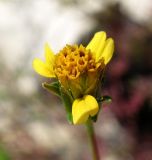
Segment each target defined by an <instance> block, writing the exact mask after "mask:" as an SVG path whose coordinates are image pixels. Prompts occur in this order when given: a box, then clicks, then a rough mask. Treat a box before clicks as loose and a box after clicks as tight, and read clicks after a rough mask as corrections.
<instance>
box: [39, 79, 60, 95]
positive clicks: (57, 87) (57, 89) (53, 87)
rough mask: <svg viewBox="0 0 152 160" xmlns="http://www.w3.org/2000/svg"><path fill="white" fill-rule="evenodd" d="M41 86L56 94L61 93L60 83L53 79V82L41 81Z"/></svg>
mask: <svg viewBox="0 0 152 160" xmlns="http://www.w3.org/2000/svg"><path fill="white" fill-rule="evenodd" d="M42 87H43V88H44V89H47V90H48V91H50V92H52V93H54V94H55V95H57V96H59V97H60V96H61V93H60V84H59V82H58V81H55V82H52V83H50V84H49V83H47V82H44V83H42Z"/></svg>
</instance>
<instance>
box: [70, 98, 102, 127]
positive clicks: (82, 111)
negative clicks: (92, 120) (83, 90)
mask: <svg viewBox="0 0 152 160" xmlns="http://www.w3.org/2000/svg"><path fill="white" fill-rule="evenodd" d="M98 110H99V106H98V103H97V101H96V99H95V98H94V97H93V96H90V95H86V96H84V97H83V98H82V99H76V100H75V101H74V102H73V105H72V115H73V123H74V124H83V123H85V122H86V121H87V119H88V118H89V116H94V115H96V114H97V113H98Z"/></svg>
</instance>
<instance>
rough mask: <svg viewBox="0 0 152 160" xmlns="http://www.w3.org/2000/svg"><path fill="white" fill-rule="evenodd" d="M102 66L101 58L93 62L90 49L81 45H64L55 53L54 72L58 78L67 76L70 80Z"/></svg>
mask: <svg viewBox="0 0 152 160" xmlns="http://www.w3.org/2000/svg"><path fill="white" fill-rule="evenodd" d="M103 66H104V63H103V60H101V61H99V62H95V58H94V56H93V54H92V53H91V51H90V50H87V49H86V48H85V47H83V45H80V46H78V45H73V46H71V45H66V47H64V48H63V49H62V50H61V51H60V52H59V53H58V54H57V55H56V59H55V64H54V72H55V74H56V76H57V77H58V78H59V79H62V78H68V79H70V80H72V79H76V78H78V77H79V76H80V75H81V74H83V73H85V72H95V71H96V70H97V69H99V68H103Z"/></svg>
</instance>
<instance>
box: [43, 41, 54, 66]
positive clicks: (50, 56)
mask: <svg viewBox="0 0 152 160" xmlns="http://www.w3.org/2000/svg"><path fill="white" fill-rule="evenodd" d="M45 60H46V63H47V64H49V65H51V67H52V68H53V65H54V60H55V55H54V53H53V51H52V49H51V48H50V47H49V45H48V44H47V43H46V44H45Z"/></svg>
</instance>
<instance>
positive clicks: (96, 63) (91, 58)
mask: <svg viewBox="0 0 152 160" xmlns="http://www.w3.org/2000/svg"><path fill="white" fill-rule="evenodd" d="M113 51H114V42H113V39H112V38H108V39H107V38H106V33H105V32H97V33H96V34H95V35H94V37H93V39H92V40H91V41H90V43H89V44H88V45H87V47H84V46H83V45H82V44H81V45H79V46H78V45H66V46H65V47H64V48H63V49H62V50H60V51H59V53H57V54H54V53H53V51H52V50H51V49H50V48H49V46H48V45H47V44H46V45H45V61H44V62H43V61H41V60H40V59H37V58H36V59H34V61H33V68H34V69H35V71H36V72H37V73H39V74H40V75H42V76H45V77H50V78H56V79H57V81H58V82H59V84H60V85H59V88H60V92H64V93H65V94H66V95H67V96H69V97H70V98H69V99H70V100H71V101H72V106H70V107H71V114H72V117H73V123H74V124H81V123H85V122H86V121H87V119H88V118H89V117H93V116H95V115H96V114H97V113H98V111H99V105H98V103H97V100H96V95H97V92H98V91H99V89H98V88H99V87H98V86H99V82H100V80H101V76H102V74H103V70H104V68H105V66H106V65H107V63H108V62H109V61H110V59H111V57H112V55H113ZM61 96H62V94H61ZM63 100H64V99H63Z"/></svg>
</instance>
